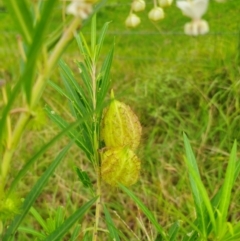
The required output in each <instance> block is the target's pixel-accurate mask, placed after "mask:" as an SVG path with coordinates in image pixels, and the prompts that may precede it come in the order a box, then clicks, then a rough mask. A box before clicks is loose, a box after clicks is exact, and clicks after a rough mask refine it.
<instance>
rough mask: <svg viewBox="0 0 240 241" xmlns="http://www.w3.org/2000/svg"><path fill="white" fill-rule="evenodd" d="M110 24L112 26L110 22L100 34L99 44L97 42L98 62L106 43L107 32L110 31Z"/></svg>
mask: <svg viewBox="0 0 240 241" xmlns="http://www.w3.org/2000/svg"><path fill="white" fill-rule="evenodd" d="M109 24H110V22H107V23H105V24H104V25H103V28H102V30H101V32H100V34H99V37H98V42H97V50H96V60H97V59H98V58H99V55H100V53H101V50H102V46H103V42H104V39H105V36H106V33H107V30H108V26H109Z"/></svg>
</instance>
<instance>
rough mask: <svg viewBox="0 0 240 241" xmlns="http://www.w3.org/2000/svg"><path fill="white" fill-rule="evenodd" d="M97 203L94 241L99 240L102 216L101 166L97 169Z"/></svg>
mask: <svg viewBox="0 0 240 241" xmlns="http://www.w3.org/2000/svg"><path fill="white" fill-rule="evenodd" d="M97 196H98V199H97V203H96V210H95V225H94V233H93V241H97V238H98V230H99V228H98V226H99V219H100V214H101V207H102V206H101V169H100V166H99V167H98V169H97Z"/></svg>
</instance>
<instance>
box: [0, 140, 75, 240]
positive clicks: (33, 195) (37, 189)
mask: <svg viewBox="0 0 240 241" xmlns="http://www.w3.org/2000/svg"><path fill="white" fill-rule="evenodd" d="M71 145H72V143H70V144H69V145H68V146H66V147H65V148H64V149H63V150H62V151H61V152H60V153H59V154H58V156H57V157H56V158H55V160H54V161H53V162H52V163H51V164H50V166H49V167H48V169H47V170H46V171H45V172H44V174H43V175H42V176H41V177H40V178H39V180H38V181H37V183H36V184H35V185H34V187H33V188H32V190H31V191H30V193H29V194H28V195H27V197H26V198H25V200H24V202H23V205H22V212H21V214H20V215H17V216H16V217H15V219H14V220H13V222H12V223H11V224H10V226H9V228H8V229H7V232H6V234H5V235H4V236H3V240H2V241H8V240H9V239H10V238H11V237H13V236H14V234H15V232H16V230H17V228H18V226H19V225H20V223H21V222H22V220H23V218H24V217H25V216H26V215H27V213H28V211H29V209H30V208H31V206H32V205H33V203H34V202H35V200H36V199H37V197H38V196H39V194H40V193H41V191H42V189H43V187H44V186H45V185H46V183H47V181H48V179H49V178H50V176H51V175H52V174H53V172H54V170H55V169H56V167H57V166H58V165H59V164H60V162H61V161H62V159H63V157H64V156H65V154H66V153H67V151H68V150H69V148H70V147H71Z"/></svg>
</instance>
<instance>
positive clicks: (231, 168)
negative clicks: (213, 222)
mask: <svg viewBox="0 0 240 241" xmlns="http://www.w3.org/2000/svg"><path fill="white" fill-rule="evenodd" d="M236 157H237V142H236V140H235V141H234V144H233V147H232V150H231V154H230V159H229V162H228V167H227V172H226V176H225V180H224V183H223V189H222V192H221V197H220V199H219V200H220V203H219V208H218V211H219V213H220V216H218V219H217V220H218V233H221V235H223V234H224V233H223V231H224V230H225V228H224V226H225V225H226V222H227V215H228V208H229V204H230V199H231V192H232V187H233V184H234V176H235V175H234V174H235V166H236V161H237V159H236Z"/></svg>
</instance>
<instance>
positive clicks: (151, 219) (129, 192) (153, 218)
mask: <svg viewBox="0 0 240 241" xmlns="http://www.w3.org/2000/svg"><path fill="white" fill-rule="evenodd" d="M119 187H120V188H121V189H122V190H123V191H124V192H125V193H126V194H127V195H128V196H129V197H130V198H132V200H133V201H134V202H135V203H136V204H137V205H138V207H139V208H140V209H141V210H142V211H143V213H144V214H145V215H146V216H147V218H148V219H149V220H150V221H151V223H152V224H153V225H154V227H155V228H156V229H157V231H158V232H159V233H160V234H161V235H162V237H163V238H164V240H168V238H167V235H166V233H165V232H164V230H163V228H162V226H161V225H160V224H159V223H158V221H157V220H156V219H155V217H154V215H153V213H152V212H151V211H150V210H149V209H148V208H147V207H146V206H145V205H144V204H143V203H142V201H140V200H139V199H138V198H137V197H136V196H135V195H134V194H133V193H132V192H131V191H130V190H129V189H128V188H126V187H125V186H123V185H122V184H119Z"/></svg>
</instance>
